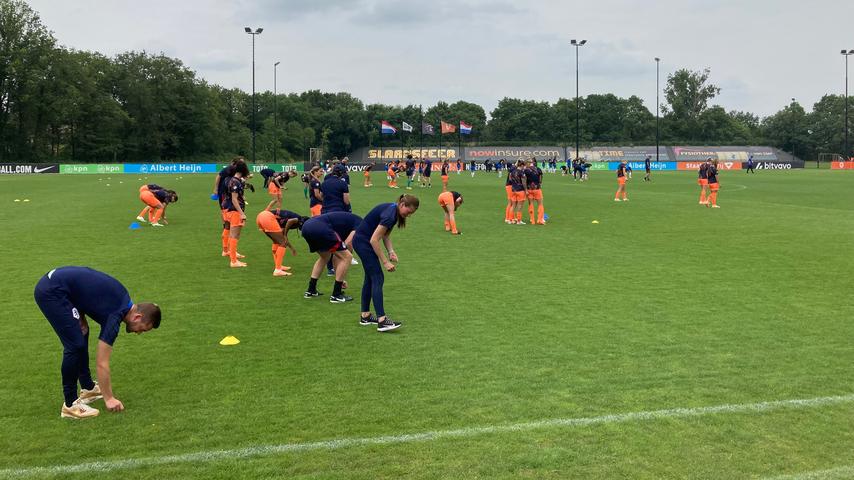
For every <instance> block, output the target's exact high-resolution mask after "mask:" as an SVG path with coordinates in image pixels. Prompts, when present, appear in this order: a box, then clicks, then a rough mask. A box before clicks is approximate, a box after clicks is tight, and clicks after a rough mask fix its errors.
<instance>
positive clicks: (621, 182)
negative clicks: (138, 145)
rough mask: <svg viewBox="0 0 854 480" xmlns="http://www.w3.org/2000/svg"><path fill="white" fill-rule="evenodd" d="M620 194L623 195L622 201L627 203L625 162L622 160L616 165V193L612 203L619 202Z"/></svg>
mask: <svg viewBox="0 0 854 480" xmlns="http://www.w3.org/2000/svg"><path fill="white" fill-rule="evenodd" d="M620 194H622V195H623V201H624V202H628V201H629V199H628V198H626V161H625V160H623V161H622V162H620V164H619V165H617V193H615V194H614V201H615V202H619V201H620Z"/></svg>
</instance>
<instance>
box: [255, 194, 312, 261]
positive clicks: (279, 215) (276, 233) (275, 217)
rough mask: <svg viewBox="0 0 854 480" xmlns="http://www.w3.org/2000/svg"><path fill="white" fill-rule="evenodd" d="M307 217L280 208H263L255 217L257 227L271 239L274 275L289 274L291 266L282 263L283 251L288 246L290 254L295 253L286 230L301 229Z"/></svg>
mask: <svg viewBox="0 0 854 480" xmlns="http://www.w3.org/2000/svg"><path fill="white" fill-rule="evenodd" d="M307 219H308V217H303V216H302V215H300V214H298V213H295V212H292V211H290V210H282V209H280V208H277V209H275V210H263V211H261V213H259V214H258V216H257V217H255V224H256V225H258V229H259V230H261V231H262V232H264V233H265V234H266V235H267V237H269V238H270V240H272V241H273V265H274V268H273V276H274V277H287V276H290V275H291V273H290V272H288V270H290V269H291V267H288V266H283V265H282V261H283V260H284V258H285V252H286V251H287V249H288V248H290V249H291V254H293V255H296V254H297V251H296V249H295V248H294V246H293V244H291V243H290V242H289V241H288V232H289V231H291V230H292V229H294V228H296V229H298V230H299V229H301V228H302V225H303V223H305V221H306V220H307Z"/></svg>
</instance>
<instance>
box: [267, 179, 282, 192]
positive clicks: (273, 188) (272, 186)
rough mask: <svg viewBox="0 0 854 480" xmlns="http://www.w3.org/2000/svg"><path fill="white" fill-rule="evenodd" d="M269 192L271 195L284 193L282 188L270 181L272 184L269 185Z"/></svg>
mask: <svg viewBox="0 0 854 480" xmlns="http://www.w3.org/2000/svg"><path fill="white" fill-rule="evenodd" d="M267 192H268V193H269V194H270V195H278V194H280V193H282V189H281V188H279V187H277V186H276V184H275V183H273V182H270V184H269V185H267Z"/></svg>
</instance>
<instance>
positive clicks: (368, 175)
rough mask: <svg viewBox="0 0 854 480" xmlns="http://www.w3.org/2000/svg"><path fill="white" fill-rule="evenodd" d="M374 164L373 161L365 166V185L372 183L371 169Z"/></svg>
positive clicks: (370, 185)
mask: <svg viewBox="0 0 854 480" xmlns="http://www.w3.org/2000/svg"><path fill="white" fill-rule="evenodd" d="M375 166H376V164H375V163H372V164H370V165H368V166H367V167H365V184H364V185H363V186H365V187H373V186H374V184H373V183H372V182H371V170H372V169H373V168H374V167H375Z"/></svg>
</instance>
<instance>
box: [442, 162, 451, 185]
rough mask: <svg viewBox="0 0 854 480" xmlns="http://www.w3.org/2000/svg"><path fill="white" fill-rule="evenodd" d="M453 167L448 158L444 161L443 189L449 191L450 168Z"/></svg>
mask: <svg viewBox="0 0 854 480" xmlns="http://www.w3.org/2000/svg"><path fill="white" fill-rule="evenodd" d="M450 168H451V165H450V164H449V163H448V160H445V161H443V162H442V191H443V192H447V191H448V170H449V169H450Z"/></svg>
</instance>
